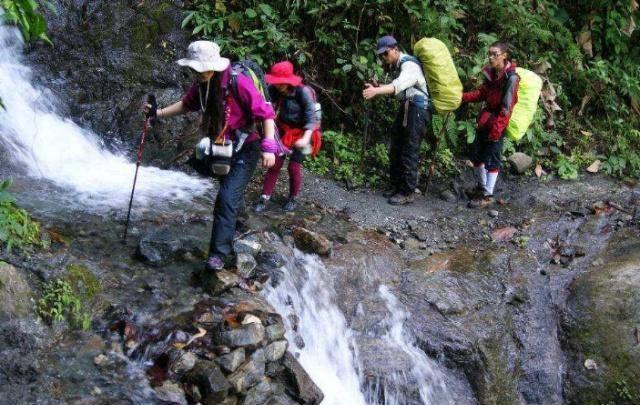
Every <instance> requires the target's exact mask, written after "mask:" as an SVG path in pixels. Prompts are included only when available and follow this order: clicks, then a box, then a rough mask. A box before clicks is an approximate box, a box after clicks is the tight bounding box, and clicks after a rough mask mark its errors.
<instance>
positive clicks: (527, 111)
mask: <svg viewBox="0 0 640 405" xmlns="http://www.w3.org/2000/svg"><path fill="white" fill-rule="evenodd" d="M516 74H517V75H518V76H519V77H520V84H519V86H518V102H517V103H516V105H515V106H513V111H512V112H511V118H510V119H509V125H508V126H507V129H506V135H507V136H508V137H509V138H510V139H512V140H514V141H518V140H520V138H522V136H523V135H524V134H525V132H527V128H529V125H531V121H533V116H534V115H535V113H536V109H537V108H538V98H539V97H540V91H541V90H542V84H543V83H542V78H540V76H538V75H537V74H535V73H534V72H532V71H530V70H527V69H523V68H520V67H516Z"/></svg>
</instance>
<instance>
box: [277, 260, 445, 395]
mask: <svg viewBox="0 0 640 405" xmlns="http://www.w3.org/2000/svg"><path fill="white" fill-rule="evenodd" d="M282 270H283V274H282V277H281V279H280V280H279V283H278V284H277V286H276V287H273V286H269V287H267V288H266V289H265V295H266V298H267V300H268V301H269V303H270V304H271V305H273V306H274V307H275V309H276V310H277V312H278V313H280V314H281V315H282V316H283V318H284V321H285V325H286V327H287V336H286V337H287V339H288V340H289V342H290V347H289V351H291V352H292V353H294V354H295V355H297V356H298V360H299V361H300V364H302V366H303V367H304V369H305V370H306V371H307V372H308V373H309V375H310V376H311V378H312V379H313V381H314V382H315V383H316V384H317V385H318V386H319V387H320V389H321V390H322V391H323V393H324V395H325V399H324V401H323V402H322V404H323V405H344V404H349V405H351V404H353V405H358V404H384V405H408V404H418V403H422V404H432V405H445V404H454V403H455V402H454V401H453V400H452V399H451V397H450V395H449V393H448V392H447V388H446V386H445V384H444V377H443V376H442V375H441V373H440V372H439V371H438V366H437V364H436V363H435V362H434V361H433V360H431V359H430V358H428V357H427V356H426V355H425V353H424V352H423V351H421V350H420V349H419V348H417V347H416V346H415V344H414V342H413V339H412V337H411V335H410V334H409V333H408V331H407V330H406V328H405V327H404V321H405V320H406V318H407V316H408V314H407V313H406V312H405V311H404V310H403V309H402V308H401V305H400V304H399V302H398V300H397V299H396V298H395V297H394V296H393V294H392V293H391V292H390V291H389V289H388V288H386V287H384V286H381V287H380V290H379V291H378V294H379V297H380V299H381V300H383V301H384V303H385V304H386V307H387V309H388V311H389V314H388V316H387V317H386V319H385V320H384V321H383V322H382V324H381V325H380V327H381V330H382V332H381V333H378V335H377V336H375V339H377V341H379V342H380V344H381V345H384V346H385V347H387V348H391V349H392V350H389V351H385V353H388V355H389V356H390V357H391V356H393V357H394V358H388V361H389V363H394V362H395V361H396V358H395V357H397V356H401V357H403V358H405V359H407V367H406V369H404V370H402V371H398V370H391V369H389V370H388V371H387V372H386V374H384V375H378V376H376V377H377V380H378V383H376V384H373V385H371V383H370V377H371V376H365V375H364V372H363V370H362V364H361V362H360V361H359V359H358V357H359V356H364V355H371V353H369V354H367V353H359V350H358V344H357V340H358V339H357V338H358V333H357V332H355V331H353V330H351V329H350V328H349V327H348V326H347V322H346V320H345V317H344V315H343V314H342V312H341V311H340V309H339V308H338V306H337V305H336V297H335V294H334V293H333V291H334V288H333V285H332V284H331V282H330V281H329V280H330V277H328V275H327V271H328V270H327V269H326V268H325V267H324V265H323V264H322V262H321V261H320V260H319V259H318V258H317V257H316V256H312V255H307V254H304V253H302V252H300V251H298V250H296V251H295V256H294V257H293V258H290V260H289V262H288V263H287V264H286V265H285V266H284V267H283V269H282ZM364 315H365V316H366V314H364ZM294 323H295V324H296V325H295V327H294ZM294 329H296V330H294ZM367 338H371V336H367ZM296 342H300V343H301V342H304V346H303V347H302V348H300V347H299V346H302V345H297V344H296ZM381 353H382V352H381ZM379 356H380V354H379V353H377V354H376V357H379ZM384 361H385V360H384V359H383V360H382V362H383V364H384ZM383 368H385V367H384V366H383ZM407 387H410V388H407Z"/></svg>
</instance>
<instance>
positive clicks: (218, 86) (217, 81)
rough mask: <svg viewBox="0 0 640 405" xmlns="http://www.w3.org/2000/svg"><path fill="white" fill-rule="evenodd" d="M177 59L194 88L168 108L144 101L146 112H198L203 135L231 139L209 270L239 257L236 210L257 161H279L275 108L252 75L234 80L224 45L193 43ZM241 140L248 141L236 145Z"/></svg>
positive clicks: (266, 163) (159, 115)
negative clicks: (188, 72)
mask: <svg viewBox="0 0 640 405" xmlns="http://www.w3.org/2000/svg"><path fill="white" fill-rule="evenodd" d="M178 64H179V65H180V66H185V67H188V68H189V69H190V70H191V71H192V72H193V74H194V76H195V81H194V82H193V84H192V85H191V87H190V88H189V89H188V90H187V92H186V94H185V95H184V96H183V97H182V99H180V100H179V101H177V102H176V103H174V104H171V105H169V106H167V107H164V108H156V107H155V106H150V105H146V106H145V113H146V114H147V115H148V116H149V117H151V118H153V119H155V118H169V117H172V116H175V115H179V114H184V113H187V112H190V111H194V112H195V111H199V112H200V113H202V125H201V129H202V131H203V134H204V136H209V137H210V139H220V138H223V139H225V140H230V141H232V142H233V147H234V153H233V157H232V158H231V162H230V169H229V172H228V173H227V174H226V175H225V176H224V177H221V178H220V188H219V190H218V194H217V196H216V201H215V206H214V209H213V229H212V232H211V242H210V245H209V257H208V259H207V261H206V263H205V269H206V270H210V271H217V270H221V269H223V268H224V267H225V265H229V264H232V263H233V259H234V258H235V254H234V252H233V236H234V232H235V227H236V221H237V216H238V211H239V209H240V208H241V207H240V205H241V204H242V203H243V202H244V192H245V188H246V186H247V184H248V183H249V180H250V179H251V177H252V176H253V172H254V170H255V168H256V166H257V164H258V161H260V160H262V166H264V167H265V168H269V167H271V166H273V164H274V163H275V153H274V152H277V150H278V147H277V143H276V141H275V139H274V133H275V122H274V119H275V113H274V111H273V108H272V106H271V104H270V103H268V102H267V101H265V99H264V97H263V96H262V94H261V93H260V92H259V90H258V89H256V86H255V84H254V82H253V81H252V80H251V78H249V77H247V76H245V75H243V74H238V75H237V76H236V78H235V82H232V72H231V63H230V61H229V59H227V58H223V57H221V56H220V47H219V46H218V45H217V44H216V43H215V42H211V41H196V42H192V43H191V44H189V48H188V50H187V57H186V58H184V59H180V60H178ZM232 86H236V87H237V88H232ZM260 122H261V123H262V132H264V134H263V135H264V137H263V139H262V141H260V138H261V135H260V133H259V132H260V131H258V129H257V126H256V123H260ZM246 134H248V136H246ZM242 139H244V143H242V146H240V149H238V146H239V145H238V143H239V142H242ZM212 153H213V152H212Z"/></svg>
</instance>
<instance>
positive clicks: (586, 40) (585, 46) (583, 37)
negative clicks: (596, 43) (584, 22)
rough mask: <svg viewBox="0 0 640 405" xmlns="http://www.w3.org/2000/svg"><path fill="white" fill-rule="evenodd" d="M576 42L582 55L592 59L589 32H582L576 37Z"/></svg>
mask: <svg viewBox="0 0 640 405" xmlns="http://www.w3.org/2000/svg"><path fill="white" fill-rule="evenodd" d="M576 42H577V43H578V45H580V46H581V47H582V50H583V51H584V53H585V54H586V55H587V56H589V57H590V58H593V44H592V43H591V30H587V31H582V32H581V33H580V34H578V36H577V37H576Z"/></svg>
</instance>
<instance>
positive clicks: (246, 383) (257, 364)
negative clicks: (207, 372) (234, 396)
mask: <svg viewBox="0 0 640 405" xmlns="http://www.w3.org/2000/svg"><path fill="white" fill-rule="evenodd" d="M264 372H265V358H264V350H262V349H258V350H256V351H255V352H254V353H253V354H252V355H251V357H250V358H249V361H247V362H246V363H244V364H243V365H242V366H240V368H238V369H237V370H236V371H235V372H233V373H232V374H230V375H229V377H228V378H229V383H231V387H232V388H233V390H234V392H236V393H244V392H246V391H247V390H248V389H249V388H251V387H252V386H254V385H255V384H257V383H258V382H260V381H261V380H262V379H263V378H264Z"/></svg>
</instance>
